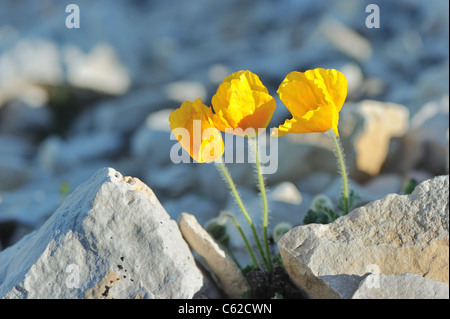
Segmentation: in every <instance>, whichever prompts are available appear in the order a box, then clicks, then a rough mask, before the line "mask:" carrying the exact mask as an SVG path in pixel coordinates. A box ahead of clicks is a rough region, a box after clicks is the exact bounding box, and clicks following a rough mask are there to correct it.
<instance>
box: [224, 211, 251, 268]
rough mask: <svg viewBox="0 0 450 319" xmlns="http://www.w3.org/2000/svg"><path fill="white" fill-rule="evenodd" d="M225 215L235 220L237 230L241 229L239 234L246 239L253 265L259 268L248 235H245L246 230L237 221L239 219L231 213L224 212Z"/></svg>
mask: <svg viewBox="0 0 450 319" xmlns="http://www.w3.org/2000/svg"><path fill="white" fill-rule="evenodd" d="M224 216H225V217H227V218H229V219H230V220H231V221H232V222H233V224H234V225H235V226H236V228H237V230H238V231H239V234H241V237H242V239H243V240H244V243H245V247H246V248H247V250H248V253H249V254H250V258H251V259H252V262H253V266H255V267H256V268H258V262H257V261H256V257H255V254H253V251H252V248H251V247H250V244H249V242H248V240H247V236H245V234H244V231H243V230H242V228H241V225H239V222H238V221H237V219H236V218H235V217H234V216H233V215H231V214H224ZM235 261H236V260H235ZM236 264H238V263H237V261H236ZM238 265H239V264H238ZM239 268H241V267H240V266H239Z"/></svg>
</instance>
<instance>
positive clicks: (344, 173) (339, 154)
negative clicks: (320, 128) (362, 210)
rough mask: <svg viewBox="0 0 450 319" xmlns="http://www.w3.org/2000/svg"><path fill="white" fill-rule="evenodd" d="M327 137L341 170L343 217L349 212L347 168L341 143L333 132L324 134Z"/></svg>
mask: <svg viewBox="0 0 450 319" xmlns="http://www.w3.org/2000/svg"><path fill="white" fill-rule="evenodd" d="M326 134H327V135H328V137H329V138H330V139H331V141H332V142H333V145H334V150H335V152H334V154H335V155H336V158H337V160H338V164H339V167H340V170H341V175H342V195H343V198H344V212H343V213H344V215H347V214H348V211H349V204H348V197H349V190H348V179H347V168H346V167H345V160H344V151H343V149H342V145H341V142H340V140H339V137H338V136H336V134H334V132H333V130H329V131H327V132H326Z"/></svg>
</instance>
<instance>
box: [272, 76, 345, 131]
mask: <svg viewBox="0 0 450 319" xmlns="http://www.w3.org/2000/svg"><path fill="white" fill-rule="evenodd" d="M277 92H278V94H279V96H280V99H281V101H282V102H283V103H284V105H286V107H287V109H288V110H289V111H290V112H291V114H292V119H288V120H286V121H285V122H284V124H282V125H280V126H279V127H278V133H275V135H278V136H283V135H286V134H288V133H312V132H325V131H328V130H329V129H333V131H334V133H335V134H336V136H339V132H338V129H337V127H338V122H339V111H340V110H341V108H342V106H343V105H344V101H345V98H346V96H347V79H346V78H345V76H344V74H342V73H341V72H339V71H337V70H334V69H328V70H325V69H314V70H308V71H306V72H304V73H302V72H297V71H294V72H291V73H289V74H288V75H287V76H286V78H285V79H284V81H283V82H282V83H281V85H280V87H279V88H278V91H277Z"/></svg>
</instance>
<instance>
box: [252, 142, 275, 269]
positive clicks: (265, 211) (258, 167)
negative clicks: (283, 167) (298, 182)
mask: <svg viewBox="0 0 450 319" xmlns="http://www.w3.org/2000/svg"><path fill="white" fill-rule="evenodd" d="M250 141H251V143H254V147H255V148H254V149H255V162H256V172H257V175H258V183H259V190H260V193H261V200H262V205H263V237H264V238H263V240H264V249H265V251H266V265H267V270H268V271H271V270H272V258H270V249H269V239H268V236H267V226H268V224H269V208H268V204H267V196H266V186H265V185H264V176H263V175H262V173H261V162H260V160H259V147H258V138H257V137H256V138H251V139H250V138H249V142H250Z"/></svg>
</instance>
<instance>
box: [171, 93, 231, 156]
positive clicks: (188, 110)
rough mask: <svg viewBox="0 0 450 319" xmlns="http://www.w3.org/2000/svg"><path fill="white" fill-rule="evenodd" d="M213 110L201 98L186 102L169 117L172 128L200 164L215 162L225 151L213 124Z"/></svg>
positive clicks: (181, 143) (180, 141)
mask: <svg viewBox="0 0 450 319" xmlns="http://www.w3.org/2000/svg"><path fill="white" fill-rule="evenodd" d="M212 115H213V112H212V109H211V108H210V107H207V106H206V105H204V104H203V103H202V101H201V99H200V98H198V99H196V100H195V101H194V102H191V101H186V102H184V103H183V104H182V105H181V106H180V107H179V108H178V109H176V110H175V111H173V112H172V113H171V114H170V116H169V122H170V128H171V129H172V131H173V133H174V135H175V137H176V139H177V140H178V142H179V143H180V145H181V147H183V148H184V149H185V150H186V151H188V152H189V155H191V157H192V158H193V159H194V160H196V161H197V162H199V163H203V162H210V161H215V160H217V159H218V158H220V157H221V156H222V154H223V153H224V151H225V147H224V144H223V139H222V135H221V133H220V131H219V130H218V129H217V128H215V126H214V124H213V123H212V120H211V119H212Z"/></svg>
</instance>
